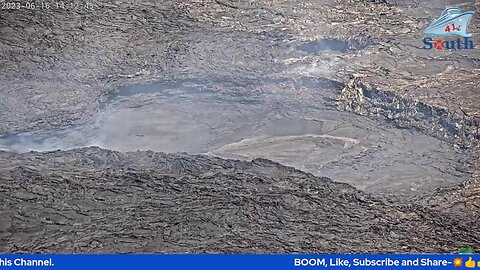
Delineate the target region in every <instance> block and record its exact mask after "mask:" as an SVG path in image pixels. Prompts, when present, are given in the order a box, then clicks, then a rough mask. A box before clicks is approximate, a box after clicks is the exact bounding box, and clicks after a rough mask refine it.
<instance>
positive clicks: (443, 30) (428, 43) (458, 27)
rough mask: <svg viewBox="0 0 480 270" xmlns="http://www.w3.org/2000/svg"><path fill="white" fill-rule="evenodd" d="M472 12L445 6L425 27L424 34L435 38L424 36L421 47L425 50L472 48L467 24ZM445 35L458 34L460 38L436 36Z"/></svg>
mask: <svg viewBox="0 0 480 270" xmlns="http://www.w3.org/2000/svg"><path fill="white" fill-rule="evenodd" d="M474 14H475V12H473V11H467V12H462V11H461V10H460V9H459V8H457V7H450V8H446V9H445V10H444V11H443V12H442V14H441V15H440V17H439V18H437V19H435V20H433V22H432V23H431V24H430V26H428V27H427V29H425V33H424V36H436V37H437V38H435V39H433V38H431V37H425V38H424V39H423V44H424V47H423V48H424V49H427V50H430V49H435V50H436V51H441V50H443V49H448V50H462V49H468V50H471V49H474V48H475V46H474V44H473V39H472V38H471V37H472V34H471V33H468V24H469V23H470V20H471V19H472V17H473V15H474ZM447 36H460V37H462V38H457V39H456V40H446V39H441V38H438V37H447Z"/></svg>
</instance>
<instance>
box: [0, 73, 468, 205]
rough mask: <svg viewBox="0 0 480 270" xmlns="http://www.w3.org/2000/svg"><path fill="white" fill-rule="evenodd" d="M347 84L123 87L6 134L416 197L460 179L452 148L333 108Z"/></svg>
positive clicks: (46, 145) (9, 143) (17, 145)
mask: <svg viewBox="0 0 480 270" xmlns="http://www.w3.org/2000/svg"><path fill="white" fill-rule="evenodd" d="M340 90H341V86H340V85H338V84H337V83H335V82H331V81H328V80H325V79H317V78H314V77H308V76H303V77H298V78H292V77H288V76H285V77H264V78H255V79H251V78H236V79H235V80H228V79H221V78H213V79H212V78H211V79H201V80H200V79H198V80H196V79H190V80H177V81H163V82H154V83H149V84H137V85H132V86H125V87H121V88H119V89H118V90H117V91H115V92H113V93H111V94H110V95H109V96H108V97H107V98H106V99H104V101H103V102H101V103H100V111H99V113H98V114H97V116H96V117H95V118H94V119H92V120H91V121H90V122H86V123H85V124H81V125H77V126H73V127H69V128H66V129H62V130H54V131H41V132H35V133H24V134H18V135H13V136H8V137H3V138H0V147H2V148H4V149H8V150H13V151H17V152H26V151H30V150H35V151H50V150H56V149H62V150H66V149H72V148H79V147H85V146H99V147H102V148H107V149H112V150H119V151H135V150H153V151H162V152H170V153H172V152H188V153H194V154H195V153H196V154H208V155H215V156H219V157H224V158H234V159H246V160H249V159H253V158H267V159H271V160H273V161H277V162H280V163H282V164H285V165H289V166H293V167H296V168H298V169H301V170H304V171H306V172H309V173H312V174H314V175H318V176H326V177H330V178H332V179H334V180H336V181H341V182H346V183H349V184H352V185H353V186H355V187H357V188H359V189H361V190H365V191H367V192H377V193H395V194H397V195H407V196H411V195H416V194H419V193H421V192H428V191H429V190H432V189H434V188H435V187H439V186H447V185H449V184H452V183H460V182H461V181H463V180H464V179H466V178H467V177H468V175H469V173H468V169H466V168H463V167H462V166H464V165H463V164H465V162H466V160H467V157H466V156H465V155H463V154H462V153H461V152H460V151H459V150H457V149H454V148H453V147H452V145H451V144H448V143H446V142H443V141H441V140H439V139H436V138H433V137H430V136H427V135H424V134H422V133H420V132H417V131H415V130H409V129H398V128H396V127H394V126H393V125H390V124H388V123H386V122H384V121H380V120H372V119H369V118H366V117H363V116H358V115H355V114H352V113H347V112H340V111H337V110H336V107H335V96H336V95H337V94H338V92H339V91H340Z"/></svg>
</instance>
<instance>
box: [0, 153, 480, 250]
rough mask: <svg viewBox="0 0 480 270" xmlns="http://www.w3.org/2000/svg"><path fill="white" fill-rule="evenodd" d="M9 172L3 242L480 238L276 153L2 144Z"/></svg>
mask: <svg viewBox="0 0 480 270" xmlns="http://www.w3.org/2000/svg"><path fill="white" fill-rule="evenodd" d="M0 175H2V181H0V189H1V190H2V192H1V193H0V196H1V201H2V205H1V206H0V236H1V237H0V239H1V240H0V252H33V253H59V252H60V253H71V252H73V253H93V252H94V253H97V252H99V253H104V252H115V253H118V252H120V253H122V252H146V253H152V252H154V253H174V252H181V253H191V252H195V253H207V252H208V253H225V252H226V253H250V252H268V253H282V252H302V253H320V252H346V253H348V252H362V253H364V252H453V251H455V250H456V248H458V247H462V246H478V245H479V244H480V242H479V240H478V238H476V236H477V235H479V227H478V224H477V225H473V224H466V223H461V224H460V223H458V222H457V221H456V219H453V218H450V217H449V216H445V215H440V214H437V213H434V212H432V211H429V210H428V209H424V208H422V207H416V206H412V205H410V206H408V207H404V206H399V205H398V204H397V205H396V206H394V205H393V204H390V203H389V202H388V201H384V200H381V199H378V198H375V197H373V196H372V195H368V194H365V193H363V192H361V191H359V190H357V189H355V188H353V187H351V186H350V185H348V184H343V183H336V182H332V181H331V180H329V179H327V178H321V177H315V176H313V175H311V174H307V173H303V172H301V171H299V170H295V169H293V168H290V167H285V166H282V165H280V164H277V163H273V162H271V161H267V160H264V159H256V160H253V161H252V162H245V161H232V160H223V159H220V158H215V157H208V156H193V155H187V154H162V153H154V152H150V151H148V152H130V153H119V152H114V151H108V150H102V149H99V148H84V149H80V150H71V151H66V152H61V151H56V152H46V153H34V152H33V153H26V154H15V153H10V152H0ZM475 239H476V240H475ZM472 241H474V242H472Z"/></svg>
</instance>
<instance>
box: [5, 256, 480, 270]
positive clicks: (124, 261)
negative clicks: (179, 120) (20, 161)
mask: <svg viewBox="0 0 480 270" xmlns="http://www.w3.org/2000/svg"><path fill="white" fill-rule="evenodd" d="M325 268H330V269H335V270H342V269H479V270H480V254H471V255H469V254H457V255H455V254H450V255H426V254H425V255H388V254H383V255H333V254H329V255H0V269H52V270H54V269H68V270H75V269H82V270H84V269H88V270H95V269H102V270H103V269H129V270H130V269H175V270H178V269H189V270H191V269H205V270H216V269H218V270H235V269H242V270H243V269H244V270H247V269H248V270H253V269H262V270H263V269H275V270H281V269H295V270H301V269H309V270H311V269H325Z"/></svg>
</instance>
